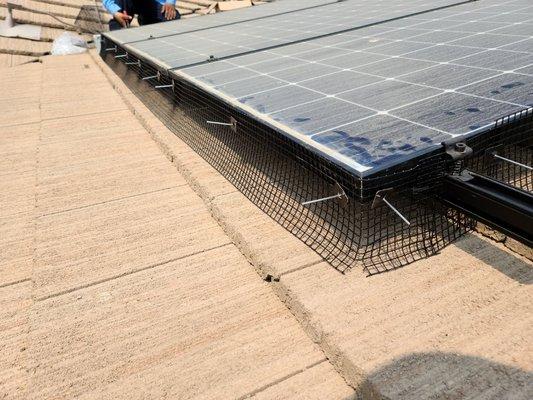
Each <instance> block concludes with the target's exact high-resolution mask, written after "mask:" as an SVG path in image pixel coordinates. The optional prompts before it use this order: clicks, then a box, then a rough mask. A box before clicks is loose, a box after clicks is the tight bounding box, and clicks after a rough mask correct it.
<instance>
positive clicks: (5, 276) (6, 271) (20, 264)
mask: <svg viewBox="0 0 533 400" xmlns="http://www.w3.org/2000/svg"><path fill="white" fill-rule="evenodd" d="M33 234H34V218H33V213H30V214H23V215H21V216H17V217H12V218H0V287H2V286H6V285H9V284H12V283H14V282H20V281H22V280H24V279H29V278H30V277H31V269H32V265H33V264H32V263H33Z"/></svg>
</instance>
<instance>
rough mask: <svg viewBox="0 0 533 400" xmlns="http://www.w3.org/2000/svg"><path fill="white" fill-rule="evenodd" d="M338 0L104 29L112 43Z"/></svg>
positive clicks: (290, 2)
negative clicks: (121, 28)
mask: <svg viewBox="0 0 533 400" xmlns="http://www.w3.org/2000/svg"><path fill="white" fill-rule="evenodd" d="M338 1H339V0H305V1H302V0H283V1H274V2H271V3H268V4H264V5H261V7H248V8H243V9H240V10H239V11H238V12H222V13H216V14H210V15H205V16H203V17H202V18H184V19H180V20H176V21H169V22H165V23H164V24H154V25H150V26H144V27H142V29H127V30H118V31H113V32H108V33H106V36H107V37H109V38H110V39H112V40H113V41H114V42H115V43H120V44H125V43H131V42H136V41H142V40H146V39H153V38H159V37H164V36H171V35H175V34H179V33H185V32H193V31H197V30H203V29H208V28H213V27H216V26H229V25H232V24H235V23H239V22H243V21H249V22H251V21H255V20H257V19H262V18H268V17H271V16H275V15H283V14H287V13H293V12H295V11H298V10H303V9H310V8H313V7H324V6H326V5H328V4H332V3H337V2H338Z"/></svg>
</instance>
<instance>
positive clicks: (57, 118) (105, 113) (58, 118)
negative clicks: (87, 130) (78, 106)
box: [21, 106, 128, 125]
mask: <svg viewBox="0 0 533 400" xmlns="http://www.w3.org/2000/svg"><path fill="white" fill-rule="evenodd" d="M127 109H128V107H127V106H126V107H124V108H118V109H116V110H107V111H96V112H90V113H83V114H76V115H65V116H64V117H54V118H43V119H42V121H41V122H50V121H56V120H61V119H66V118H72V117H87V116H89V115H99V114H103V115H108V114H109V113H110V112H113V111H126V110H127ZM21 125H26V124H21Z"/></svg>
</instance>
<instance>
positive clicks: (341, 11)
mask: <svg viewBox="0 0 533 400" xmlns="http://www.w3.org/2000/svg"><path fill="white" fill-rule="evenodd" d="M457 2H458V1H457V0H410V1H408V2H406V1H404V0H401V1H399V0H345V1H342V2H334V3H329V4H326V5H324V6H322V7H311V8H306V9H301V10H298V11H294V12H288V13H283V14H281V15H273V16H270V17H268V16H267V17H265V18H262V19H256V20H253V21H243V22H238V23H235V24H232V25H229V26H212V27H210V28H208V29H199V30H193V31H192V32H189V31H185V32H182V33H179V34H175V35H171V36H166V37H162V38H156V39H153V40H147V41H142V42H137V43H135V45H134V48H135V51H136V52H138V53H139V54H146V55H149V56H151V57H153V58H155V59H157V60H158V63H159V64H160V65H161V66H163V67H164V68H183V67H185V66H188V65H192V64H196V63H203V62H205V61H206V60H208V59H212V58H215V59H221V58H224V57H231V56H235V55H237V54H241V53H246V52H255V51H258V50H262V49H266V48H271V47H276V46H284V45H287V44H290V43H294V42H296V41H302V40H307V39H310V38H315V37H316V36H320V35H329V34H332V33H335V32H340V31H343V30H353V29H357V28H358V27H361V26H365V25H369V24H374V23H377V22H380V21H383V20H384V19H393V18H398V17H401V16H404V15H407V14H413V13H419V12H423V11H427V10H430V9H434V8H436V7H442V6H449V5H450V4H456V3H457ZM279 3H281V4H282V3H283V1H281V2H279ZM302 5H303V4H302V2H300V7H302ZM256 8H260V7H256ZM234 18H237V17H234ZM241 18H242V16H241ZM150 29H151V28H150ZM181 29H185V28H183V27H182V28H181ZM126 44H127V43H126ZM126 47H128V46H126Z"/></svg>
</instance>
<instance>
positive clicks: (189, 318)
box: [0, 57, 353, 399]
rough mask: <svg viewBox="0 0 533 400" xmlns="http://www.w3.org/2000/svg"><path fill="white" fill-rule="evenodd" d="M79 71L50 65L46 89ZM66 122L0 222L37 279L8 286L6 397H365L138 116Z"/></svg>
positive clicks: (10, 247)
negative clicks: (25, 199) (261, 273)
mask: <svg viewBox="0 0 533 400" xmlns="http://www.w3.org/2000/svg"><path fill="white" fill-rule="evenodd" d="M61 59H63V60H65V65H66V66H67V68H64V67H61V61H60V60H61ZM76 59H79V61H76ZM80 61H82V62H85V60H83V58H80V57H57V58H52V59H51V61H50V62H46V61H45V63H44V65H45V67H46V68H45V71H44V75H45V81H46V85H45V86H47V89H46V90H49V89H48V88H55V87H56V86H55V85H57V86H58V87H59V86H60V82H61V75H62V74H64V75H65V76H68V78H66V79H65V81H64V84H65V85H67V86H68V85H70V82H74V81H76V76H77V74H78V75H79V76H81V75H83V74H84V72H83V70H82V72H80V71H79V68H78V67H79V65H77V64H76V62H78V63H79V62H80ZM50 66H53V69H54V71H53V72H54V73H53V74H52V73H51V72H50V71H51V70H50ZM83 68H84V69H87V68H86V66H85V65H84V66H83ZM49 72H50V73H49ZM80 74H81V75H80ZM56 75H57V76H56ZM79 76H78V77H79ZM19 78H20V77H19ZM53 80H56V82H53V84H51V82H52V81H53ZM73 87H75V83H72V87H71V88H73ZM54 90H55V89H54ZM69 90H70V89H69ZM109 90H112V89H111V87H109ZM43 93H44V92H43ZM63 93H64V94H65V96H64V97H63V98H62V99H61V101H59V102H57V103H60V102H63V100H65V99H69V98H71V96H72V93H68V90H66V91H65V92H63ZM86 93H89V92H86ZM99 100H100V99H93V100H92V101H93V102H98V101H99ZM40 102H41V103H40V104H42V99H40ZM67 103H68V102H67ZM65 105H66V103H65ZM58 110H59V108H58ZM63 114H64V115H62V116H61V117H58V118H57V119H54V120H46V121H44V122H41V126H42V129H41V130H40V132H39V133H40V135H39V142H38V152H36V153H34V156H33V158H34V161H37V159H36V155H35V154H38V156H39V159H38V162H35V165H36V168H37V170H38V172H37V173H38V179H35V172H34V171H32V172H33V173H34V176H32V179H33V191H32V190H31V188H30V187H29V186H28V187H24V185H21V184H20V181H15V182H14V184H13V185H12V186H10V187H7V186H4V187H3V189H8V190H7V192H8V193H10V196H11V197H9V198H7V197H6V199H7V200H8V201H6V202H5V204H6V206H7V210H8V211H9V212H8V213H7V215H12V213H13V212H14V215H15V216H16V217H6V218H3V219H1V220H0V221H2V223H3V224H4V225H1V224H0V233H2V236H1V237H0V238H1V239H0V250H1V251H2V256H6V257H8V258H5V261H6V263H5V264H6V265H7V269H2V272H3V273H4V274H3V277H5V276H9V275H13V276H15V275H16V274H17V273H21V271H24V274H22V275H21V276H20V280H22V282H21V283H18V284H14V283H13V281H10V282H7V281H6V282H5V284H4V285H3V283H0V346H2V347H0V350H1V354H2V357H0V397H1V398H9V399H12V398H13V399H19V398H20V399H28V398H31V399H46V398H50V399H52V398H53V399H56V398H73V397H75V396H77V395H79V396H80V397H82V398H113V399H116V398H131V397H134V398H219V399H227V398H239V397H243V398H244V397H249V396H252V395H254V394H258V393H261V392H266V390H270V391H273V392H271V393H274V394H276V396H277V395H278V394H282V393H284V392H286V391H292V392H295V391H297V390H298V386H300V388H299V392H300V393H311V389H310V388H314V390H313V393H314V392H316V393H320V392H322V393H324V394H328V396H329V397H322V398H338V397H337V396H336V394H343V395H344V394H345V393H347V394H348V395H350V394H352V393H353V391H352V390H351V389H350V388H349V387H348V386H347V385H346V383H345V382H344V381H343V380H342V379H341V378H340V377H339V376H338V375H335V372H334V371H333V369H332V367H331V366H330V365H329V364H327V362H326V361H325V357H324V354H323V353H322V352H321V351H320V350H319V349H318V348H317V347H316V346H315V345H314V344H313V343H312V341H311V340H310V339H309V338H308V337H307V336H306V335H305V333H304V332H303V330H302V329H301V327H300V326H299V325H298V323H297V321H296V320H295V319H294V317H293V316H292V315H291V314H290V313H289V311H288V310H287V308H286V307H285V306H284V305H283V304H282V303H281V302H280V301H279V299H278V298H277V297H276V296H275V295H274V293H273V292H272V290H271V288H269V287H268V284H266V283H265V282H263V281H261V279H260V278H259V277H258V276H257V275H256V274H255V272H254V271H253V269H252V268H251V266H250V265H249V264H248V263H247V262H246V260H245V258H244V257H243V256H242V254H240V252H239V251H238V250H237V249H236V248H235V247H234V246H233V245H232V244H231V242H230V239H229V238H228V237H227V236H226V235H225V234H224V233H223V231H222V230H221V229H220V227H219V226H218V224H217V223H216V221H215V220H214V219H213V218H212V217H211V215H210V213H209V212H208V210H207V207H206V205H205V204H204V203H203V202H202V200H201V199H200V198H199V197H198V196H197V195H196V194H195V193H194V192H193V191H192V190H191V189H190V188H189V187H187V186H186V185H185V181H184V180H183V178H182V177H180V175H179V174H178V173H177V172H176V171H175V168H173V167H172V165H171V164H170V162H169V161H168V160H167V159H165V157H164V156H163V155H162V154H161V153H160V152H159V151H158V149H157V148H156V146H155V145H154V143H152V142H150V141H149V140H148V139H147V137H148V135H147V134H146V132H143V131H142V130H141V129H140V127H139V125H138V124H137V123H136V122H135V118H133V116H132V115H131V114H128V113H122V115H119V114H121V113H117V115H119V116H120V117H122V118H124V120H121V121H120V123H118V124H117V123H115V121H107V123H101V122H99V121H101V120H102V119H105V116H106V114H93V115H89V114H85V115H83V116H76V117H75V118H69V117H68V115H69V109H68V108H65V110H64V112H63ZM114 115H115V114H114ZM43 118H46V117H43ZM19 122H22V123H24V120H22V121H19ZM121 129H122V130H121ZM125 132H128V134H125ZM152 134H153V135H154V136H155V134H154V133H153V132H152ZM128 140H129V141H128ZM25 146H26V145H25V144H24V143H23V142H21V148H23V147H25ZM178 147H179V148H180V149H181V150H183V151H181V153H182V154H184V153H187V152H190V149H188V148H187V147H186V146H184V145H180V146H176V147H173V150H177V149H178ZM0 149H3V150H4V153H6V151H8V149H7V147H4V148H1V147H0ZM6 154H7V153H6ZM28 156H29V155H28ZM167 156H168V155H167ZM169 158H171V159H172V157H169ZM12 161H13V163H14V164H17V166H16V168H18V169H15V170H16V171H20V168H21V166H20V165H18V164H21V163H22V160H21V159H20V158H16V159H15V158H14V159H13V160H12ZM154 166H156V167H155V168H154ZM150 168H152V169H150ZM10 175H13V176H16V177H17V178H20V177H22V176H23V174H19V173H16V174H10ZM134 178H136V179H137V181H135V179H134ZM167 179H168V180H169V181H171V182H172V183H173V186H172V187H170V188H161V189H156V188H157V184H158V183H161V182H166V180H167ZM180 180H181V181H180ZM176 182H181V183H182V185H181V186H176ZM214 184H215V186H216V182H215V183H214ZM151 185H155V186H153V187H152V186H151ZM128 187H129V188H130V189H129V190H130V191H129V192H128V190H127V189H128ZM219 187H220V188H222V187H223V185H221V186H219ZM131 188H133V191H132V189H131ZM150 188H152V189H154V190H153V191H151V192H148V193H146V192H145V191H146V190H147V189H150ZM217 190H218V189H217ZM36 194H37V196H38V200H39V205H40V207H39V208H37V209H34V208H35V197H36ZM17 196H19V197H21V198H22V197H24V196H27V197H28V198H32V199H33V203H32V204H31V207H30V208H29V209H28V210H27V211H26V212H22V211H21V210H24V207H21V205H24V202H16V201H13V199H15V198H16V197H17ZM117 196H118V197H117ZM2 200H4V199H2ZM98 200H99V202H97V203H94V201H98ZM66 206H70V207H73V208H72V209H71V208H69V209H68V210H67V209H66V208H65V207H66ZM43 210H44V211H45V212H46V211H48V212H49V213H48V215H42V211H43ZM2 229H3V230H5V231H6V232H7V234H6V235H4V234H3V232H2ZM18 264H23V265H24V268H18V269H17V268H16V267H17V265H18ZM3 266H4V264H0V268H3ZM6 271H7V273H6ZM28 274H30V276H29V278H30V279H31V280H24V279H28ZM10 279H18V277H16V276H15V277H13V278H10ZM2 285H3V287H1V286H2ZM6 285H7V286H6ZM20 288H23V289H24V290H23V289H20ZM30 297H31V298H32V299H35V300H36V301H37V303H32V302H31V301H30V300H29V298H30ZM28 307H32V309H31V318H29V319H28V318H27V315H28V313H29V312H30V311H29V310H28ZM28 329H30V330H31V340H29V339H28V337H27V336H28V335H27V332H28ZM5 354H7V357H5V356H4V355H5ZM26 354H29V357H27V356H26ZM325 363H326V364H325ZM326 365H327V368H325V366H326ZM317 366H320V367H319V369H317ZM310 371H312V372H310ZM316 371H319V372H320V377H318V376H317V375H316ZM309 379H313V382H309V381H308V380H309ZM268 393H270V392H268Z"/></svg>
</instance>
